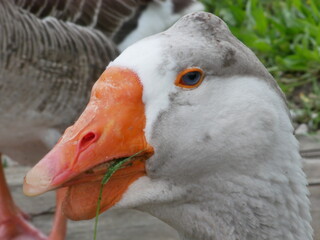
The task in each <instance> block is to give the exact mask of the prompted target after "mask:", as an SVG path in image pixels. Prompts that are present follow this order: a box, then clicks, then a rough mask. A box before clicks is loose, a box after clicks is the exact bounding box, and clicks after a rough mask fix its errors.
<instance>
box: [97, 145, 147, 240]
mask: <svg viewBox="0 0 320 240" xmlns="http://www.w3.org/2000/svg"><path fill="white" fill-rule="evenodd" d="M144 151H145V150H142V151H140V152H137V153H135V154H133V155H131V156H130V157H127V158H120V159H117V160H116V161H114V162H113V163H112V164H111V166H109V167H108V170H107V172H106V173H105V175H104V176H103V178H102V181H101V187H100V192H99V197H98V201H97V209H96V217H95V222H94V230H93V240H96V239H97V230H98V221H99V214H100V203H101V199H102V192H103V187H104V185H106V184H107V182H108V181H109V180H110V178H111V177H112V175H113V174H114V173H115V172H116V171H118V170H119V169H121V168H122V166H123V165H124V164H125V163H127V162H129V161H131V160H135V159H134V157H137V156H138V155H139V154H140V153H142V152H144Z"/></svg>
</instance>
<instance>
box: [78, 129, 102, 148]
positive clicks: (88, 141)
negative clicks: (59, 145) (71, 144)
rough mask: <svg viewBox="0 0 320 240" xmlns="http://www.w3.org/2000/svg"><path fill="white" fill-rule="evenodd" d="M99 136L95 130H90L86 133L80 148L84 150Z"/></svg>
mask: <svg viewBox="0 0 320 240" xmlns="http://www.w3.org/2000/svg"><path fill="white" fill-rule="evenodd" d="M97 138H98V136H97V134H95V133H93V132H88V133H87V134H86V135H84V136H83V137H82V139H81V141H80V143H79V150H80V151H82V150H84V149H86V148H87V147H89V146H90V145H91V144H92V143H94V142H95V141H96V140H97Z"/></svg>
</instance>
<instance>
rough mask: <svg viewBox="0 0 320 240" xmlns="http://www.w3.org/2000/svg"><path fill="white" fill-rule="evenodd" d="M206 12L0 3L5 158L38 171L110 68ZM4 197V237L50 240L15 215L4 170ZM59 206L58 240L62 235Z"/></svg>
mask: <svg viewBox="0 0 320 240" xmlns="http://www.w3.org/2000/svg"><path fill="white" fill-rule="evenodd" d="M201 6H202V5H201V4H199V3H198V2H196V1H193V0H187V1H178V0H165V1H151V0H149V1H148V0H141V1H132V0H123V1H113V0H95V1H92V0H83V1H71V0H70V1H37V0H35V1H29V0H14V1H13V0H1V1H0V49H1V51H0V116H1V117H0V136H1V138H0V153H3V154H6V155H8V156H10V157H11V158H12V159H13V160H15V161H16V162H18V163H20V164H24V165H34V164H35V163H36V161H37V159H40V158H41V157H43V156H44V155H45V154H46V153H47V152H48V151H49V150H50V148H51V147H52V146H53V145H54V143H55V142H56V141H57V139H58V138H59V137H60V135H61V133H62V131H63V129H64V128H65V127H67V126H68V125H70V124H71V123H72V122H73V121H74V119H76V118H77V116H78V115H79V114H80V113H81V111H82V110H83V107H84V106H85V104H86V102H87V100H88V97H89V94H90V89H91V87H92V85H93V83H94V81H95V79H97V78H98V77H99V75H100V73H101V72H102V71H103V70H104V68H105V64H106V63H108V62H109V61H110V60H113V59H114V58H115V57H116V56H117V55H118V54H119V52H120V51H121V49H122V48H124V47H125V46H126V45H128V44H131V43H133V42H134V41H137V40H138V39H139V38H142V37H145V36H147V35H149V34H153V33H156V32H160V31H162V30H164V29H166V28H167V27H169V25H171V24H172V23H173V22H175V21H176V20H177V19H178V18H179V17H180V16H182V15H184V14H185V13H186V12H190V11H193V10H195V9H199V8H201ZM150 17H152V19H153V20H156V24H155V23H154V22H153V23H152V21H150ZM162 19H163V20H162ZM148 20H149V21H148ZM0 156H1V154H0ZM63 191H64V190H60V191H59V192H60V194H58V196H57V201H60V200H59V199H60V198H61V196H63ZM0 196H1V199H0V239H5V240H7V239H10V240H11V239H13V238H14V239H16V238H17V236H20V238H23V239H27V238H31V239H45V238H46V237H45V236H44V235H43V234H42V233H40V232H39V231H37V230H36V229H34V227H32V226H31V225H30V224H29V223H28V222H27V221H26V220H25V218H24V217H23V216H25V214H24V213H23V212H22V211H21V210H17V207H16V206H15V204H14V202H13V199H12V197H11V195H10V191H9V189H8V186H7V184H6V181H5V177H4V172H3V169H2V164H0ZM59 196H60V197H59ZM57 206H58V208H57V211H56V212H57V214H56V216H57V218H56V220H55V223H54V227H53V229H56V230H53V231H52V234H51V235H50V239H54V240H58V239H63V238H64V234H65V223H64V221H65V219H64V217H62V216H61V215H60V212H59V211H60V210H59V209H60V208H59V203H58V204H57ZM8 209H9V210H8Z"/></svg>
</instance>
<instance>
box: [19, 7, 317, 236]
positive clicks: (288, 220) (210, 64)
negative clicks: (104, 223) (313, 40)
mask: <svg viewBox="0 0 320 240" xmlns="http://www.w3.org/2000/svg"><path fill="white" fill-rule="evenodd" d="M141 151H143V152H142V153H140V154H139V155H137V156H136V157H135V158H136V159H135V160H133V161H132V162H130V163H129V164H126V165H125V166H124V167H123V168H121V169H120V170H119V171H117V172H116V173H115V174H114V175H113V176H112V177H111V179H110V181H109V182H108V183H107V184H106V185H105V187H104V189H103V195H102V211H105V210H107V209H109V208H111V207H113V208H120V207H126V208H128V207H130V208H136V209H140V210H142V211H146V212H149V213H150V214H152V215H154V216H156V217H158V218H160V219H162V220H163V221H165V222H167V223H168V224H169V225H171V226H172V227H174V228H175V229H176V230H177V231H178V232H179V233H180V235H181V237H182V239H193V240H195V239H196V240H197V239H199V240H200V239H201V240H206V239H218V240H219V239H224V240H229V239H230V240H231V239H282V240H283V239H288V240H289V239H304V240H306V239H312V229H311V227H310V218H311V217H310V213H309V201H308V198H307V194H308V191H307V188H306V184H307V182H306V178H305V175H304V173H303V172H302V170H301V162H300V160H301V159H300V156H299V152H298V143H297V141H296V139H295V137H294V135H293V128H292V125H291V121H290V117H289V114H288V110H287V107H286V103H285V99H284V97H283V94H282V92H281V90H280V89H279V87H278V86H277V84H276V82H275V81H274V79H273V78H272V76H271V75H270V74H269V73H268V71H267V70H266V69H265V67H264V66H263V65H262V64H261V63H260V62H259V60H258V59H257V58H256V56H255V55H254V54H253V53H252V52H251V51H250V50H249V49H248V48H247V47H246V46H244V45H243V44H242V43H241V42H240V41H239V40H237V39H236V38H235V37H234V36H233V35H232V34H231V32H230V31H229V29H228V27H227V25H226V24H225V23H224V22H223V21H222V20H221V19H220V18H218V17H216V16H214V15H212V14H209V13H205V12H198V13H193V14H189V15H186V16H185V17H183V18H182V19H180V20H179V21H178V22H177V23H176V24H175V25H174V26H172V27H171V28H170V29H169V30H167V31H165V32H162V33H160V34H157V35H154V36H151V37H148V38H146V39H144V40H142V41H140V42H138V43H136V44H134V45H132V46H131V47H129V48H127V49H126V50H125V51H124V52H123V53H122V54H121V55H120V56H119V57H118V58H117V59H115V60H114V61H113V62H112V63H110V64H109V65H108V67H107V69H106V70H105V72H104V73H103V74H102V76H101V77H100V79H99V80H98V81H97V82H96V84H95V85H94V87H93V90H92V94H91V99H90V102H89V104H88V106H87V108H86V109H85V110H84V112H83V114H82V115H81V116H80V118H79V119H78V120H77V121H76V123H75V124H74V125H73V126H71V127H70V128H68V129H67V130H66V131H65V133H64V135H63V136H62V137H61V139H60V140H59V142H58V143H57V145H56V146H55V147H54V148H53V150H52V151H51V152H49V153H48V154H47V155H46V156H45V157H44V158H43V159H42V160H41V161H40V162H39V163H38V164H37V165H36V166H35V167H34V168H33V169H32V170H31V171H30V172H29V173H28V174H27V176H26V178H25V184H24V191H25V193H26V194H27V195H37V194H41V193H44V192H46V191H49V190H52V189H56V188H59V187H68V189H69V190H68V194H67V196H66V199H65V201H64V212H65V214H66V215H67V216H68V217H69V218H71V219H75V220H80V219H88V218H92V217H94V216H95V211H96V207H97V199H98V193H99V189H100V185H101V184H100V183H101V179H102V176H103V174H104V173H105V172H106V169H107V168H108V166H109V165H110V163H111V162H114V161H117V159H119V158H123V157H127V156H131V155H133V154H135V153H137V152H141Z"/></svg>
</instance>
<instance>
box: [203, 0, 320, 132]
mask: <svg viewBox="0 0 320 240" xmlns="http://www.w3.org/2000/svg"><path fill="white" fill-rule="evenodd" d="M202 2H203V3H204V5H205V7H206V10H207V11H209V12H212V13H214V14H216V15H217V16H219V17H221V18H222V19H223V20H224V21H225V22H226V23H227V24H228V25H229V28H230V29H231V31H232V33H233V34H234V35H235V36H236V37H238V38H239V39H240V40H241V41H242V42H243V43H244V44H245V45H247V46H248V47H249V48H251V49H252V50H253V51H254V52H255V53H256V55H257V56H258V57H259V59H260V60H261V61H262V62H263V64H264V65H265V66H266V67H267V68H268V70H269V71H270V73H271V74H272V75H273V76H274V78H275V79H276V80H277V81H278V84H279V85H280V87H281V89H282V90H283V92H284V93H285V94H286V96H287V99H288V104H289V107H290V109H291V113H292V116H293V119H294V123H295V128H296V129H297V131H298V132H299V133H307V132H308V133H311V134H313V133H316V132H319V129H320V0H283V1H277V0H262V1H261V0H260V1H259V0H224V1H216V0H202Z"/></svg>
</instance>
